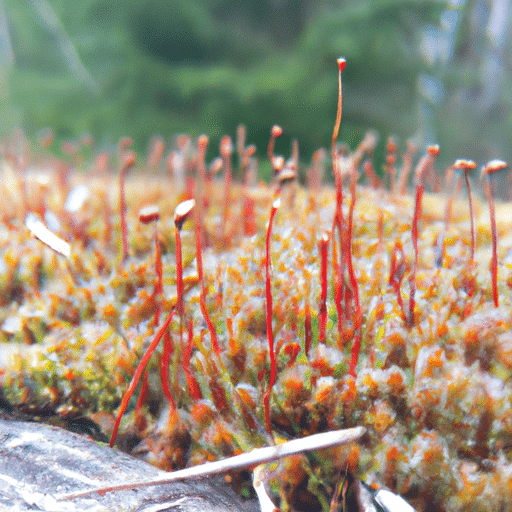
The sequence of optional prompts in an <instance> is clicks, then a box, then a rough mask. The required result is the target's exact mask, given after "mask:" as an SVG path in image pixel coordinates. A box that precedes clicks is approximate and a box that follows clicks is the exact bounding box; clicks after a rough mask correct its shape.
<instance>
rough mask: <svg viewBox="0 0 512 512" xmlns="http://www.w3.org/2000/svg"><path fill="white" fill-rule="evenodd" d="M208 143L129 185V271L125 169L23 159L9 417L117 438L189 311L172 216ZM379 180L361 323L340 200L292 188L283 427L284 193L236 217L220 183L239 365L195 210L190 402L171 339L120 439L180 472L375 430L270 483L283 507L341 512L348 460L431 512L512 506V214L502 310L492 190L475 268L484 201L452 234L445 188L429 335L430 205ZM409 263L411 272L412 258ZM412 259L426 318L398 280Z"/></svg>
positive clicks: (134, 175)
mask: <svg viewBox="0 0 512 512" xmlns="http://www.w3.org/2000/svg"><path fill="white" fill-rule="evenodd" d="M188 151H189V154H188V156H189V158H190V160H189V164H188V167H186V168H185V181H182V180H180V179H178V177H177V176H176V175H168V174H166V173H165V172H163V171H162V170H158V169H157V170H155V168H151V169H149V168H148V167H149V164H147V165H146V164H143V163H138V164H136V166H135V168H134V169H132V170H131V171H130V172H129V174H128V176H127V178H126V203H127V211H126V213H127V225H128V247H129V254H130V256H129V257H128V259H126V261H122V260H121V246H122V243H121V232H120V215H119V206H118V200H119V199H118V197H119V188H118V181H117V176H116V174H115V173H110V174H108V173H107V174H101V173H100V172H99V171H98V169H96V168H95V167H94V165H92V167H91V168H90V169H88V170H85V169H86V167H87V166H86V165H85V164H82V167H83V170H82V171H81V172H69V173H67V174H66V173H63V172H62V169H60V170H59V168H58V166H57V165H56V164H51V165H48V163H47V162H46V163H45V162H43V161H41V160H40V159H37V158H34V159H33V161H32V163H31V164H30V167H27V166H26V165H24V166H22V165H20V163H19V161H15V160H14V159H12V158H8V157H7V156H8V155H7V151H5V152H4V153H5V158H4V159H3V160H2V161H1V163H0V165H1V172H2V174H3V179H2V182H1V184H0V187H1V188H2V195H3V201H2V205H0V216H1V220H2V222H1V224H0V280H1V286H0V385H1V389H2V397H1V403H2V404H3V407H4V408H8V409H9V410H10V411H11V412H15V413H16V414H18V415H22V416H25V417H27V416H29V417H33V418H35V419H40V420H48V419H51V418H53V420H54V421H55V420H56V419H58V420H59V421H61V422H64V423H65V424H70V423H74V424H75V425H76V424H82V425H83V424H84V422H83V421H82V420H87V421H88V422H91V423H90V424H91V425H92V424H93V425H97V426H98V431H99V430H101V432H102V435H103V437H104V439H107V438H108V437H109V436H110V435H111V432H112V429H113V425H114V420H115V415H116V414H117V413H118V410H119V409H118V408H119V405H120V402H121V399H122V397H123V394H124V392H125V391H126V389H127V387H128V384H129V382H130V380H131V378H132V376H133V374H134V372H135V368H136V367H137V364H138V363H139V361H140V359H141V357H142V355H143V353H144V351H145V350H146V349H147V347H148V345H149V343H150V342H151V341H152V339H153V337H154V336H155V334H156V332H157V330H158V327H159V326H160V325H162V324H163V322H164V320H165V318H166V317H167V315H168V314H169V311H170V310H171V308H172V307H173V306H175V305H176V304H177V297H176V284H177V276H176V257H175V233H174V229H175V225H174V222H173V215H174V209H175V207H176V205H177V204H178V203H180V201H182V200H184V199H187V198H189V197H191V195H192V194H193V193H194V192H193V190H194V180H195V179H196V173H197V166H198V160H197V150H196V145H195V144H192V145H190V146H189V148H188ZM399 170H400V168H399V169H398V171H399ZM208 176H210V175H208ZM309 176H310V177H311V174H310V175H309ZM359 181H360V184H358V185H357V189H356V196H355V197H356V201H355V208H354V217H353V233H352V244H351V254H352V263H353V267H354V273H355V276H356V279H357V288H358V294H359V301H360V308H361V312H362V318H361V325H360V327H359V326H358V325H357V322H356V321H355V316H354V311H355V305H354V304H355V298H354V290H353V283H351V282H350V279H349V276H348V274H347V273H345V274H344V275H343V277H342V279H343V281H344V286H343V290H344V295H343V297H342V299H341V302H340V304H338V307H337V305H336V302H335V291H334V290H335V286H336V282H335V281H336V279H335V277H336V272H337V270H336V266H335V265H333V263H332V262H333V252H332V250H333V247H332V240H333V236H332V227H333V216H334V213H335V209H336V194H335V190H334V188H333V187H330V186H325V185H322V184H321V183H320V184H319V183H318V181H316V182H315V181H314V180H312V179H310V183H309V186H306V187H303V186H299V185H298V184H297V183H295V182H293V183H291V184H286V185H283V189H282V191H281V206H280V208H279V209H278V211H277V212H276V216H275V220H274V226H273V231H272V233H271V261H272V273H271V293H272V299H273V307H272V325H273V334H274V346H275V349H276V357H277V377H276V382H275V385H274V386H273V390H272V393H271V395H270V425H271V432H270V433H269V432H268V431H267V429H266V428H265V411H264V396H265V393H266V392H267V387H268V382H269V378H270V377H269V372H270V366H269V351H268V338H267V332H266V315H265V308H266V294H265V261H266V257H265V238H266V228H267V223H268V220H269V214H270V210H271V205H272V202H273V200H274V198H275V192H276V185H275V184H273V185H270V186H269V185H265V184H263V183H258V182H257V181H254V180H253V182H252V184H250V185H248V184H245V185H240V184H238V183H230V184H229V202H227V203H226V202H225V184H224V182H223V181H221V180H218V181H216V180H215V179H214V178H213V177H211V176H210V177H209V178H208V181H207V186H206V188H205V189H204V190H206V192H207V193H206V194H204V196H199V197H203V199H202V204H203V209H202V210H203V211H202V214H203V218H202V228H203V251H202V252H203V266H204V278H205V290H206V308H207V311H208V313H209V315H210V318H211V320H212V323H213V326H214V328H215V331H216V334H217V337H218V343H219V347H220V359H219V357H218V355H217V354H216V353H215V351H214V350H213V347H212V339H211V335H210V332H209V330H208V328H207V325H206V322H205V317H204V315H203V313H202V311H201V308H200V300H199V299H200V285H199V279H198V272H197V259H196V249H195V236H194V226H195V222H194V217H193V216H192V217H191V218H190V219H189V220H187V221H186V222H185V224H184V226H183V229H182V232H181V234H182V243H183V267H184V314H183V317H182V321H181V322H180V316H179V315H176V316H175V319H174V320H173V321H172V323H171V325H170V328H169V330H170V333H171V342H172V353H171V354H170V357H169V389H170V391H171V393H172V396H173V399H174V401H175V404H176V409H175V410H173V408H172V406H170V404H169V401H168V400H167V399H166V397H165V394H164V393H163V391H162V385H161V377H160V361H161V358H162V355H163V349H162V344H160V345H159V347H158V349H157V351H156V352H155V354H154V355H153V357H152V359H151V361H150V363H149V365H148V377H147V390H146V392H145V393H144V396H143V399H141V400H140V401H139V405H137V398H138V396H139V392H140V388H137V392H136V393H135V394H134V396H133V397H132V399H131V401H130V403H129V405H128V409H127V411H126V413H125V414H124V416H123V418H122V421H121V425H120V429H119V435H118V438H117V443H118V446H119V447H121V448H122V449H124V450H126V451H129V452H132V453H134V454H136V455H137V456H139V457H142V458H144V459H146V460H148V461H149V462H151V463H153V464H155V465H157V466H159V467H161V468H164V469H168V470H172V469H174V468H178V467H184V466H186V465H195V464H199V463H201V462H204V461H208V460H214V459H217V458H222V457H226V456H229V455H232V454H237V453H240V452H241V451H247V450H250V449H251V448H253V447H257V446H263V445H266V444H269V443H271V442H273V441H277V440H279V439H284V438H292V437H301V436H305V435H307V434H313V433H316V432H322V431H326V430H329V429H336V428H345V427H352V426H356V425H362V426H364V427H366V429H367V434H366V435H365V437H364V438H363V439H362V441H361V443H359V444H358V445H356V446H353V447H351V448H350V449H339V450H328V451H325V452H324V453H321V454H316V455H315V454H312V455H308V456H306V455H304V456H297V457H294V458H291V459H290V460H287V461H284V462H283V463H282V464H281V465H280V466H279V467H278V468H271V469H270V470H269V474H270V476H271V484H272V488H273V490H274V492H275V494H276V496H275V499H276V500H279V503H280V505H281V507H282V508H283V509H285V510H286V509H292V510H308V511H312V510H321V509H322V508H323V509H324V510H326V509H327V510H328V507H329V502H330V500H331V496H332V495H333V493H334V489H335V486H336V484H337V482H338V479H339V474H340V470H341V471H344V470H345V469H346V468H348V469H349V470H350V471H351V472H353V473H355V474H357V475H358V476H359V477H360V478H361V479H363V480H365V481H366V482H367V483H369V484H375V485H379V486H380V485H382V486H387V487H388V488H390V489H391V490H392V491H394V492H396V493H399V494H401V495H403V496H404V497H405V498H406V499H407V500H408V501H410V503H411V504H412V505H413V506H414V507H415V508H416V509H417V510H418V511H420V512H421V511H450V512H458V511H484V510H503V511H504V510H512V498H511V496H512V385H511V379H510V377H511V375H512V332H511V325H512V290H511V288H512V236H511V234H510V233H511V232H512V231H511V228H512V204H510V203H499V204H497V206H496V215H497V226H498V293H499V301H500V302H499V307H496V306H495V304H494V302H493V295H492V283H491V273H490V272H489V262H490V260H491V231H490V224H489V213H488V207H487V202H486V201H485V200H482V199H479V198H478V194H477V198H476V199H475V205H474V210H475V214H476V227H477V229H476V235H477V250H476V254H475V259H474V261H473V262H471V261H470V249H471V238H470V223H469V213H468V212H469V209H468V205H467V200H466V199H465V195H464V192H462V193H459V194H458V196H457V197H456V198H455V200H454V202H453V205H452V211H451V217H450V220H449V222H446V217H445V209H446V204H447V201H448V194H447V193H443V192H442V191H441V192H440V191H429V190H428V187H427V192H426V193H425V195H424V197H423V203H422V212H421V216H420V218H419V230H418V248H419V250H418V265H417V272H416V276H415V283H416V286H417V288H416V294H415V299H416V301H415V308H414V315H413V316H414V320H413V321H412V322H411V321H410V320H409V318H410V317H408V314H407V304H408V303H409V293H410V288H409V282H410V280H409V279H410V277H411V272H412V268H413V266H414V248H413V243H412V237H411V223H412V221H413V214H414V208H415V202H414V201H415V200H414V196H412V195H410V194H409V193H404V194H402V193H399V192H397V191H396V190H394V191H390V190H389V187H383V186H382V185H378V186H377V185H376V184H375V183H374V185H375V186H374V187H370V186H369V184H368V183H369V181H370V180H369V179H367V180H366V181H365V179H361V180H359ZM440 182H441V183H443V181H442V180H441V181H440ZM79 184H83V185H85V186H86V187H87V190H88V192H89V195H88V197H87V199H86V200H85V201H84V203H83V205H81V207H80V208H79V209H78V210H77V211H74V212H72V213H70V211H68V210H66V209H65V200H66V197H68V194H69V192H70V191H71V190H72V189H73V188H74V187H75V186H77V185H79ZM433 188H435V187H433ZM441 188H442V187H441ZM343 190H344V198H343V212H344V216H345V218H348V216H349V207H350V204H351V201H352V199H351V194H350V192H349V190H350V188H349V186H348V185H347V184H345V185H344V189H343ZM447 190H448V187H447ZM149 204H155V205H158V207H159V211H160V220H159V221H158V231H159V246H160V249H161V252H162V262H163V292H162V293H161V294H159V293H155V286H156V283H157V273H156V270H155V251H154V229H153V228H154V226H148V225H144V224H142V223H141V222H139V220H138V213H139V210H140V208H142V207H144V206H146V205H149ZM29 212H32V213H35V214H36V215H38V216H39V218H40V219H41V220H44V221H45V222H48V218H49V217H48V212H51V214H53V215H54V216H55V218H56V219H57V220H58V226H57V225H56V229H54V231H55V233H56V234H57V235H58V236H59V237H61V238H62V239H64V240H66V241H67V242H68V243H69V244H70V249H71V251H70V257H69V258H68V257H66V256H63V255H61V254H58V253H57V252H55V251H53V250H52V249H51V248H49V247H48V246H46V245H45V244H43V243H42V242H41V241H40V240H39V239H37V238H36V237H34V236H33V234H32V233H31V232H30V231H29V229H27V226H26V224H25V219H26V216H27V214H28V213H29ZM45 215H46V217H45ZM45 219H46V220H45ZM324 233H327V234H328V235H327V236H329V237H330V238H329V239H328V242H327V247H328V253H327V256H328V265H327V282H328V289H327V290H328V293H327V300H326V310H325V311H326V317H325V318H326V322H325V339H323V335H322V330H323V329H322V326H321V321H322V319H321V313H320V311H321V310H322V307H321V303H322V300H321V295H322V286H321V281H322V276H321V274H322V264H321V250H320V247H321V239H322V237H323V236H324ZM443 233H444V257H443V259H442V264H441V265H440V266H439V265H438V264H436V258H437V260H439V250H438V249H439V239H440V238H439V235H440V234H443ZM334 238H335V237H334ZM339 245H340V244H339V243H337V247H336V249H335V253H336V254H335V255H337V256H338V257H339V254H340V248H339ZM399 247H401V248H402V250H403V253H402V252H400V251H399V250H398V248H399ZM436 251H437V252H436ZM401 254H402V255H403V256H400V255H401ZM397 257H400V258H402V259H401V260H400V261H399V262H398V264H397V261H396V259H397ZM400 258H399V259H400ZM393 259H394V260H395V261H394V263H393ZM336 261H337V260H336ZM438 262H439V261H437V263H438ZM393 265H394V267H395V271H394V277H395V278H396V279H398V280H399V281H400V287H399V293H400V297H401V300H402V301H403V302H404V304H405V306H404V307H405V309H403V308H402V307H401V306H399V300H398V295H397V292H396V287H395V288H394V287H393V286H391V285H390V277H391V274H393V272H392V271H391V268H392V266H393ZM338 284H339V283H338ZM340 307H341V309H340ZM308 311H309V313H308ZM340 311H341V312H342V315H343V319H342V320H341V321H340V316H339V313H340ZM157 312H159V314H158V318H157V322H158V323H157V322H155V315H157ZM409 315H410V312H409ZM310 321H311V326H309V322H310ZM180 323H181V325H182V332H183V335H182V336H181V340H180ZM358 332H359V333H360V334H361V341H362V344H361V351H360V354H359V357H358V362H357V366H356V367H355V371H354V372H352V373H355V376H354V375H352V374H351V372H350V363H351V358H352V351H353V344H354V339H355V338H356V336H357V334H358ZM306 339H307V343H309V344H310V347H309V351H308V352H307V353H306V351H305V343H306ZM81 421H82V423H80V422H81ZM92 422H94V423H92ZM100 437H101V435H100ZM230 479H231V481H232V483H233V485H234V486H235V487H236V488H237V489H238V490H239V492H241V493H242V494H246V495H247V494H248V493H250V485H249V481H248V480H247V475H231V476H230Z"/></svg>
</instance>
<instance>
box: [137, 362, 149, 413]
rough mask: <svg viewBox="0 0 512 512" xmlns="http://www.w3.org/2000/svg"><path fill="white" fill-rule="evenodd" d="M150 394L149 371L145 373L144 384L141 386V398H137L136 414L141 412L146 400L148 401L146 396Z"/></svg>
mask: <svg viewBox="0 0 512 512" xmlns="http://www.w3.org/2000/svg"><path fill="white" fill-rule="evenodd" d="M147 394H148V371H147V370H146V371H145V372H144V377H142V384H141V386H140V393H139V398H137V403H136V404H135V412H139V411H140V408H141V407H142V404H143V403H144V400H146V396H147Z"/></svg>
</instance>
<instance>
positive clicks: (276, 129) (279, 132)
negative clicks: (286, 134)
mask: <svg viewBox="0 0 512 512" xmlns="http://www.w3.org/2000/svg"><path fill="white" fill-rule="evenodd" d="M282 134H283V129H282V128H281V127H280V126H279V125H278V124H275V125H274V126H272V137H276V138H277V137H281V135H282Z"/></svg>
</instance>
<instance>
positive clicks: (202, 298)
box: [195, 203, 222, 365]
mask: <svg viewBox="0 0 512 512" xmlns="http://www.w3.org/2000/svg"><path fill="white" fill-rule="evenodd" d="M201 211H202V208H201V204H200V203H199V204H198V205H197V208H196V215H195V217H196V218H195V221H196V261H197V275H198V278H199V284H200V286H201V291H200V294H199V306H200V308H201V312H202V313H203V317H204V319H205V321H206V325H207V326H208V331H209V332H210V338H211V342H212V347H213V350H214V352H215V354H216V355H217V358H218V359H219V362H220V364H221V365H222V361H221V358H220V347H219V342H218V339H217V332H216V331H215V327H214V325H213V323H212V320H211V318H210V315H209V313H208V310H207V309H206V288H205V286H204V275H203V243H202V239H201V227H202V225H201Z"/></svg>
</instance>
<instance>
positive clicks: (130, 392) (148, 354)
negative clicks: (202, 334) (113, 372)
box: [110, 308, 175, 447]
mask: <svg viewBox="0 0 512 512" xmlns="http://www.w3.org/2000/svg"><path fill="white" fill-rule="evenodd" d="M174 313H175V309H174V308H172V309H171V312H170V313H169V316H168V317H167V319H166V320H165V322H164V324H163V325H162V327H160V329H159V331H158V332H157V334H156V336H155V337H154V338H153V341H152V342H151V344H150V345H149V347H148V349H147V350H146V352H145V353H144V355H143V356H142V359H141V360H140V363H139V364H138V366H137V369H136V370H135V373H134V375H133V377H132V380H131V381H130V384H129V386H128V389H127V390H126V392H125V394H124V396H123V399H122V400H121V405H120V408H119V412H118V414H117V418H116V422H115V424H114V430H113V431H112V436H111V437H110V447H112V446H114V443H115V442H116V437H117V431H118V430H119V423H120V422H121V418H122V416H123V414H124V412H125V411H126V408H127V407H128V402H129V401H130V398H131V397H132V395H133V392H134V391H135V388H136V386H137V383H138V382H139V380H140V377H141V375H142V372H143V371H144V368H145V367H146V365H147V364H148V361H149V360H150V358H151V356H152V355H153V352H154V351H155V349H156V347H157V345H158V343H159V341H160V340H161V339H162V336H163V335H164V332H165V331H166V330H167V328H168V327H169V325H170V324H171V322H172V319H173V317H174Z"/></svg>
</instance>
